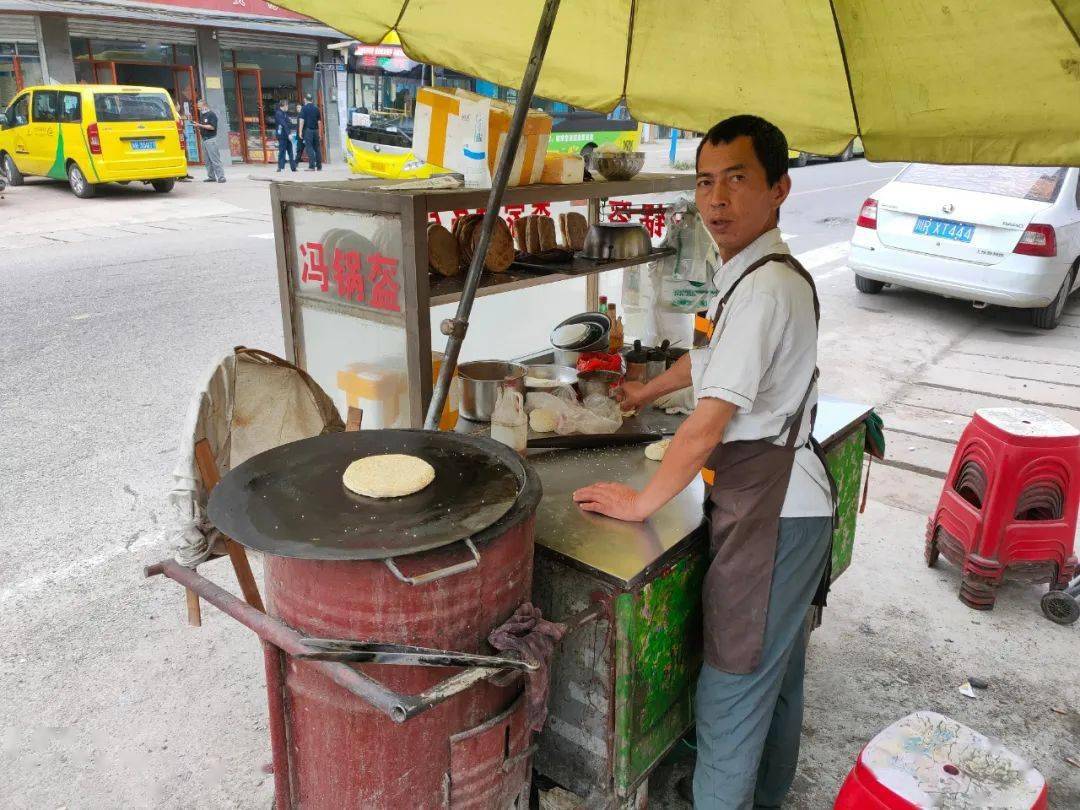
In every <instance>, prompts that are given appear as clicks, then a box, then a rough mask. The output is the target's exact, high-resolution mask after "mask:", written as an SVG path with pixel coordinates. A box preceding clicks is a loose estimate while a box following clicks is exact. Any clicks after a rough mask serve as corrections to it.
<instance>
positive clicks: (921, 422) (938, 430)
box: [874, 402, 970, 443]
mask: <svg viewBox="0 0 1080 810" xmlns="http://www.w3.org/2000/svg"><path fill="white" fill-rule="evenodd" d="M874 410H875V411H876V412H877V413H878V415H880V416H881V418H882V419H883V420H884V421H885V436H886V438H887V439H890V440H893V439H892V438H891V436H892V434H893V433H894V432H899V433H903V434H912V435H915V436H922V437H923V438H927V439H937V440H938V441H941V442H952V443H956V442H957V441H959V439H960V434H961V433H963V432H964V428H965V427H967V424H968V422H969V421H970V420H969V418H968V417H967V416H962V415H960V414H952V413H942V412H941V411H935V410H931V409H930V408H921V407H919V406H917V405H908V404H906V403H902V402H890V403H888V404H886V405H882V406H881V407H878V408H875V409H874ZM895 441H898V442H899V441H903V439H902V438H897V439H895Z"/></svg>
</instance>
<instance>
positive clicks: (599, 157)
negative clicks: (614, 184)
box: [589, 150, 645, 180]
mask: <svg viewBox="0 0 1080 810" xmlns="http://www.w3.org/2000/svg"><path fill="white" fill-rule="evenodd" d="M644 165H645V153H644V152H601V151H599V150H596V151H594V152H593V153H592V156H591V158H590V160H589V171H590V172H596V173H597V174H598V175H600V176H601V177H603V178H604V179H605V180H629V179H631V178H632V177H634V176H635V175H637V173H638V172H640V171H641V167H642V166H644Z"/></svg>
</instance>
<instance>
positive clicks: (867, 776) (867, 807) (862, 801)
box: [833, 712, 1047, 810]
mask: <svg viewBox="0 0 1080 810" xmlns="http://www.w3.org/2000/svg"><path fill="white" fill-rule="evenodd" d="M1046 794H1047V791H1046V781H1045V780H1044V779H1043V777H1042V774H1041V773H1039V772H1038V771H1037V770H1035V769H1034V768H1033V767H1031V765H1029V764H1028V763H1027V762H1025V761H1024V760H1023V759H1021V758H1020V757H1018V756H1017V755H1016V754H1014V753H1013V752H1012V751H1009V750H1008V749H1007V748H1005V746H1003V745H1001V744H1000V743H997V742H994V741H993V740H990V739H988V738H986V737H984V736H983V735H982V734H980V733H979V732H977V731H973V730H972V729H970V728H968V727H967V726H965V725H962V724H961V723H958V722H956V721H955V720H950V719H949V718H948V717H945V716H944V715H942V714H938V713H937V712H915V713H914V714H909V715H908V716H907V717H905V718H903V719H901V720H897V721H896V722H895V723H893V724H892V725H891V726H889V727H888V728H887V729H885V730H884V731H882V732H881V733H880V734H878V735H877V736H876V737H874V739H872V740H871V741H870V742H869V744H868V745H867V746H866V748H864V749H863V750H862V753H860V754H859V759H858V761H857V762H856V763H855V767H854V768H852V769H851V773H849V774H848V777H847V779H846V780H844V785H843V787H841V788H840V793H839V795H838V796H837V797H836V803H835V804H834V805H833V808H834V810H921V809H922V808H947V807H952V808H989V807H992V808H994V810H1045V808H1046V807H1047V803H1046Z"/></svg>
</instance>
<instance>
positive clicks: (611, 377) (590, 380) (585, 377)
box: [577, 371, 622, 399]
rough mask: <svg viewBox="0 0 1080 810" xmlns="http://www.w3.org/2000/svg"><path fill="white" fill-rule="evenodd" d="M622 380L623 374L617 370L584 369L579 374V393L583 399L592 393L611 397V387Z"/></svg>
mask: <svg viewBox="0 0 1080 810" xmlns="http://www.w3.org/2000/svg"><path fill="white" fill-rule="evenodd" d="M621 380H622V375H621V374H620V373H619V372H617V371H583V372H581V373H580V374H578V375H577V387H578V393H580V394H581V398H582V399H585V397H587V396H589V395H590V394H600V396H603V397H610V396H611V389H612V388H614V387H615V386H616V385H618V384H619V382H620V381H621Z"/></svg>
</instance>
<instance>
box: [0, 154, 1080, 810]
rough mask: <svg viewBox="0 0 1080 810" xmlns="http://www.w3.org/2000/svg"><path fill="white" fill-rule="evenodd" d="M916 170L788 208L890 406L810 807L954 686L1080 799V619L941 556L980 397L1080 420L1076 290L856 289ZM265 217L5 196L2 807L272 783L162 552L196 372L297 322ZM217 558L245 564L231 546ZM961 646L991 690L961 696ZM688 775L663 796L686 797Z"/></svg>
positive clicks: (840, 381)
mask: <svg viewBox="0 0 1080 810" xmlns="http://www.w3.org/2000/svg"><path fill="white" fill-rule="evenodd" d="M895 170H896V167H895V166H883V165H872V164H869V163H867V162H865V161H862V160H855V161H852V162H850V163H847V164H822V165H811V166H808V167H806V168H803V169H796V170H794V171H793V186H794V190H793V194H792V198H791V200H790V202H789V203H788V204H787V206H786V207H785V209H784V212H783V220H782V226H783V230H784V232H785V233H786V234H787V235H788V237H789V240H790V244H791V247H792V249H793V251H794V252H795V253H796V254H797V255H799V256H800V257H802V258H803V260H804V261H805V262H806V263H807V265H808V267H809V268H810V270H811V272H812V274H813V275H814V276H815V278H816V280H817V283H818V287H819V293H820V296H821V300H822V310H823V317H822V335H821V367H822V388H823V389H824V390H826V391H829V392H831V393H834V394H837V395H840V396H843V397H845V398H847V399H853V400H858V401H864V402H868V403H873V404H875V405H877V406H878V408H879V410H880V412H881V413H882V414H883V415H884V417H885V419H886V422H887V425H888V427H889V431H890V432H889V460H888V462H887V463H886V464H885V465H883V466H877V465H875V467H874V473H873V479H872V481H871V490H870V504H869V506H868V508H867V511H866V513H865V514H864V515H863V516H862V517H861V518H860V529H859V535H858V539H857V542H856V551H855V563H854V564H853V566H852V568H851V570H850V571H849V572H848V573H847V574H845V576H844V578H842V579H841V580H840V583H839V584H838V585H837V588H836V589H835V590H834V595H833V597H832V607H831V609H830V612H829V615H828V617H827V619H826V624H825V626H824V627H823V628H822V629H821V630H819V631H818V632H817V633H816V634H815V636H814V640H813V642H812V645H811V648H812V649H811V660H810V665H809V672H808V675H807V720H806V735H805V740H804V747H803V759H802V764H801V767H800V773H799V776H798V778H797V781H796V786H795V791H794V793H793V796H792V801H791V806H792V807H796V808H814V809H815V810H816V808H821V807H825V806H828V805H829V804H830V803H831V799H832V797H833V796H835V793H836V790H837V789H838V786H839V783H840V782H841V781H842V779H843V778H844V775H845V774H846V771H847V769H848V768H849V767H850V765H851V763H852V762H853V759H854V756H855V754H856V753H857V751H858V750H859V748H860V747H861V746H862V745H863V744H864V743H865V742H866V741H867V740H868V739H869V738H870V737H872V736H873V735H874V734H875V733H876V732H877V731H878V730H880V728H882V727H883V726H885V725H887V724H888V723H890V722H892V721H893V720H894V719H896V718H898V717H900V716H902V715H903V714H906V713H907V712H908V711H912V710H914V709H917V708H934V709H937V710H939V711H942V712H944V713H946V714H951V715H952V716H955V717H956V718H957V719H960V720H962V721H964V722H968V723H969V724H971V725H973V726H975V727H977V728H980V729H981V730H983V731H984V732H985V733H988V734H991V735H993V736H997V737H1000V738H1001V739H1003V740H1004V741H1005V742H1006V744H1007V745H1009V746H1010V747H1012V748H1014V749H1015V750H1017V751H1019V752H1021V753H1023V754H1025V755H1026V756H1028V757H1029V758H1030V759H1032V760H1033V761H1034V762H1035V764H1036V765H1037V766H1038V767H1039V768H1040V769H1041V770H1042V771H1043V773H1044V774H1045V775H1046V776H1047V778H1048V780H1049V781H1050V782H1051V785H1052V792H1051V799H1052V805H1053V806H1055V807H1062V808H1065V807H1077V806H1080V778H1078V774H1080V771H1077V770H1076V769H1075V768H1071V767H1070V766H1069V765H1067V764H1064V758H1065V757H1066V756H1069V755H1077V754H1078V753H1080V743H1077V739H1078V738H1080V714H1078V713H1077V712H1078V710H1080V684H1078V683H1077V681H1076V679H1075V662H1076V661H1077V660H1080V640H1078V639H1080V636H1078V630H1077V629H1076V628H1075V627H1074V628H1062V627H1058V626H1056V625H1051V624H1050V623H1048V622H1046V621H1045V620H1044V619H1042V618H1041V617H1040V615H1039V614H1038V612H1037V602H1038V596H1039V594H1040V593H1041V590H1040V589H1038V588H1034V587H1031V586H1024V585H1007V586H1006V587H1004V588H1003V589H1002V592H1001V595H1000V597H999V601H998V607H997V609H996V610H995V611H994V612H993V613H990V614H974V613H972V612H971V611H969V610H968V609H967V608H965V607H963V606H962V605H961V604H960V603H959V602H958V601H957V600H956V598H955V591H956V588H957V585H958V577H957V572H956V571H955V570H951V569H949V568H948V567H947V566H946V567H943V568H939V569H937V570H934V571H930V570H928V569H927V568H926V567H925V565H924V564H923V562H922V532H923V530H924V526H925V519H926V516H927V514H928V513H929V511H930V510H931V509H932V508H933V505H934V503H935V502H936V498H937V495H938V493H939V492H940V488H941V484H942V477H943V475H944V471H945V469H946V467H947V464H948V461H949V458H950V457H951V453H952V446H953V443H954V442H955V440H956V438H957V436H958V435H959V432H960V430H961V429H962V428H963V425H964V424H965V422H966V420H967V418H968V416H969V415H970V414H971V412H972V411H973V410H974V408H975V407H981V406H987V405H1009V404H1019V403H1026V404H1038V405H1040V406H1044V407H1046V408H1047V409H1048V410H1051V411H1052V412H1054V413H1057V414H1059V415H1061V416H1062V417H1064V418H1066V419H1068V420H1069V421H1071V422H1073V423H1074V424H1078V425H1080V384H1078V383H1077V379H1078V374H1080V300H1076V299H1074V301H1073V302H1072V303H1071V304H1070V307H1069V311H1068V314H1067V315H1066V316H1065V318H1064V321H1063V324H1062V325H1061V326H1060V327H1059V328H1058V329H1057V330H1055V331H1054V332H1049V333H1047V332H1038V331H1036V330H1034V329H1031V328H1029V327H1028V326H1027V321H1026V319H1025V317H1024V316H1023V315H1022V314H1020V313H1014V312H1005V311H1001V310H996V309H993V308H991V309H987V310H982V311H976V310H974V309H972V308H971V307H970V306H969V305H965V304H963V303H960V302H954V301H946V300H942V299H938V298H934V297H931V296H927V295H923V294H920V293H915V292H912V291H907V290H901V289H889V290H887V291H886V292H885V293H883V294H881V295H879V296H876V297H871V296H864V295H861V294H859V293H857V292H856V291H855V289H854V287H853V284H852V279H851V274H850V272H849V271H848V270H847V269H846V268H845V267H844V257H845V255H846V247H845V243H846V241H847V239H848V238H849V236H850V233H851V229H852V227H853V222H854V218H855V216H856V213H857V211H858V208H859V205H860V204H861V202H862V200H863V199H864V198H865V197H866V196H868V194H869V193H870V192H872V191H873V190H874V189H875V188H876V187H877V186H878V185H879V184H881V183H882V182H884V180H886V179H887V178H888V177H890V176H891V175H892V174H893V173H894V172H895ZM304 179H307V178H306V177H305V178H304ZM270 231H271V226H270V224H269V214H268V196H267V186H266V184H265V183H263V182H259V181H254V180H250V179H247V178H246V176H244V175H241V174H240V173H238V172H234V173H233V175H232V182H230V183H228V184H226V185H223V186H219V185H209V184H206V185H204V184H202V183H199V182H195V183H191V184H183V185H180V186H178V187H177V189H176V191H175V192H174V193H173V194H172V195H170V196H168V197H160V196H157V195H154V194H151V193H149V192H147V191H145V190H143V189H142V188H137V187H126V188H119V187H117V188H114V189H110V190H108V191H107V192H106V193H105V194H103V195H102V197H101V198H99V199H96V200H85V201H84V200H76V199H75V198H74V197H72V196H71V195H70V193H69V192H68V191H67V190H66V189H65V188H64V187H63V186H61V185H58V184H54V183H43V182H32V183H31V184H29V185H27V186H25V187H23V188H20V189H13V190H10V191H9V192H8V195H7V198H6V199H3V200H0V257H2V258H0V367H2V368H3V369H4V383H5V392H4V397H3V401H2V404H0V437H2V438H0V513H2V515H3V517H4V524H5V528H6V533H5V538H6V541H7V542H6V544H5V551H6V553H5V554H4V555H3V556H2V557H0V684H2V688H0V805H2V806H4V807H12V808H35V809H36V808H57V807H68V808H83V807H87V808H91V807H92V808H99V807H109V808H111V807H125V808H141V807H157V808H172V807H177V808H179V807H184V808H225V807H237V808H249V807H266V806H268V805H269V802H270V797H271V778H270V777H269V776H267V774H266V773H265V771H264V769H263V765H264V764H265V763H266V762H268V761H269V746H268V735H267V722H266V716H265V714H266V707H265V698H264V696H263V692H262V691H261V690H262V687H261V684H262V660H261V655H260V651H259V648H258V646H257V644H256V643H255V641H254V639H253V638H252V637H251V635H250V634H249V633H248V632H247V631H246V630H243V629H242V628H241V627H240V626H239V625H237V624H236V623H235V622H233V621H232V620H229V619H226V618H225V617H223V616H221V615H220V614H218V613H216V611H214V610H213V609H212V608H206V609H205V610H204V626H203V627H202V628H199V629H194V628H189V627H187V626H186V625H185V623H184V618H183V595H182V592H181V590H180V589H179V587H178V586H176V585H175V584H173V583H170V582H166V581H163V580H160V579H155V580H151V581H144V580H143V579H142V578H141V567H142V565H143V564H145V563H147V562H152V561H154V560H157V559H160V558H161V557H163V556H166V555H167V554H168V545H167V542H166V540H165V527H166V525H167V522H168V514H167V506H166V503H165V496H166V493H167V491H168V488H169V484H170V480H169V472H170V468H171V466H172V464H173V461H174V456H175V449H176V445H177V442H178V439H179V430H180V427H181V423H182V419H183V415H184V412H185V410H186V407H187V401H188V397H189V396H190V393H191V392H192V391H193V390H194V388H195V386H196V385H197V384H198V383H199V381H200V380H201V379H202V377H203V376H204V375H205V373H206V371H207V369H208V367H209V365H210V364H211V362H213V361H214V360H215V359H216V358H217V357H218V356H220V355H221V354H223V353H224V352H227V351H228V350H230V349H231V347H233V346H235V345H239V344H245V345H249V346H257V347H262V348H266V349H269V350H270V351H274V352H279V353H280V352H281V351H282V349H283V347H282V337H281V326H280V312H279V309H278V293H277V282H276V276H275V266H274V256H273V242H272V239H271V238H268V236H269V234H270ZM552 289H554V288H552ZM552 294H554V293H552ZM482 311H483V310H482V309H481V312H482ZM207 572H208V573H209V574H210V576H212V577H213V578H215V579H217V580H218V581H219V582H222V583H223V584H225V585H226V587H230V588H232V589H234V590H236V585H235V582H234V581H233V580H232V578H231V576H230V574H229V572H228V568H227V566H225V565H223V564H217V565H212V566H209V567H208V568H207ZM966 673H971V674H983V675H984V676H986V677H989V678H990V679H991V680H992V682H993V687H992V689H991V690H990V691H989V692H988V693H986V694H985V695H983V696H981V697H980V699H979V700H976V701H970V700H968V699H966V698H962V697H959V696H958V694H957V692H956V687H957V686H958V685H959V684H960V683H961V682H962V680H963V677H964V675H965V674H966ZM1052 708H1061V709H1064V710H1065V711H1066V712H1067V713H1066V714H1065V715H1061V714H1057V713H1055V712H1051V711H1050V709H1052ZM680 768H682V769H685V764H682V765H677V766H676V767H675V770H674V773H678V772H680ZM671 776H672V771H671V769H667V770H665V771H663V772H661V773H660V774H659V775H658V777H657V778H656V780H655V784H654V789H653V805H654V806H657V807H667V806H672V807H675V806H681V805H680V804H679V803H678V800H677V799H675V798H673V794H672V792H671V788H670V781H671V779H670V777H671Z"/></svg>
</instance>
